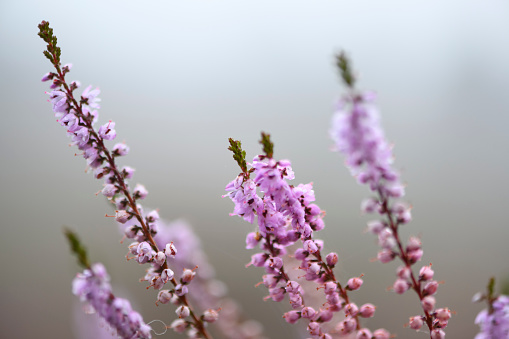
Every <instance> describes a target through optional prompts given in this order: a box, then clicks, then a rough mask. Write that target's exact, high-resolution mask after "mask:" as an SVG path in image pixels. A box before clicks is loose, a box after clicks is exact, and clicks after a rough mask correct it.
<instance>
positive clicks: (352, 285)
mask: <svg viewBox="0 0 509 339" xmlns="http://www.w3.org/2000/svg"><path fill="white" fill-rule="evenodd" d="M362 283H363V281H362V279H361V278H351V279H349V280H348V283H347V286H348V288H349V289H350V290H352V291H356V290H358V289H359V288H361V286H362Z"/></svg>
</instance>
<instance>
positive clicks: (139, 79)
mask: <svg viewBox="0 0 509 339" xmlns="http://www.w3.org/2000/svg"><path fill="white" fill-rule="evenodd" d="M508 14H509V4H508V3H507V2H506V1H495V0H488V1H448V2H444V1H412V2H408V1H395V0H394V1H367V0H365V1H313V2H311V1H296V0H292V1H143V2H142V1H51V2H42V1H40V2H39V1H2V2H0V46H1V47H0V50H1V52H2V53H0V69H1V73H0V74H1V76H0V86H1V89H0V97H1V99H2V103H3V104H2V113H1V114H2V123H1V124H0V159H2V160H1V163H2V168H1V172H0V187H1V188H2V194H1V196H0V199H1V201H0V214H1V216H2V218H1V232H2V233H1V236H0V255H1V264H0V265H1V272H2V273H1V279H0V305H1V306H2V307H1V311H0V312H1V313H0V314H1V316H0V337H2V338H69V337H73V336H74V334H72V333H73V332H72V331H73V327H74V325H73V321H72V319H73V316H72V310H73V308H75V306H74V303H75V299H76V298H75V297H74V296H73V295H72V294H71V292H70V283H71V280H72V278H73V277H74V275H75V274H76V272H77V270H78V267H77V266H76V264H75V261H74V259H73V258H72V257H71V256H70V255H69V251H68V246H67V244H66V243H65V241H64V238H63V236H62V234H61V229H62V226H63V225H68V226H71V227H73V228H74V229H76V230H77V231H78V232H79V234H80V235H81V236H82V238H83V240H84V242H85V243H86V244H87V245H88V247H89V250H90V253H91V257H92V259H93V260H94V261H102V262H103V263H104V264H105V265H106V267H107V268H108V270H109V272H110V274H111V276H112V280H113V282H114V285H115V287H118V288H119V289H120V290H119V291H120V292H119V294H120V295H122V294H123V295H130V296H131V297H132V299H133V301H134V303H135V304H136V306H137V307H138V309H139V310H140V311H141V312H142V313H143V315H144V317H145V319H148V320H149V319H163V320H165V321H166V322H167V323H169V322H171V320H172V319H173V318H174V313H173V310H172V309H171V308H168V307H158V308H156V307H154V304H153V302H154V300H155V293H154V292H153V291H149V292H147V291H146V290H145V284H140V283H138V282H137V280H138V278H139V277H140V276H141V275H142V274H143V270H144V268H143V267H140V266H138V265H136V264H135V263H132V262H129V263H127V262H126V261H125V260H124V255H125V253H126V249H125V244H124V245H120V244H119V240H120V236H119V235H118V232H117V228H116V226H115V225H114V223H113V222H112V220H110V219H107V218H104V217H103V215H104V213H105V212H109V210H108V208H107V206H106V204H105V202H104V201H103V199H102V198H101V197H96V196H95V195H94V194H95V193H96V192H97V191H98V190H100V188H101V183H100V182H99V181H97V180H95V179H93V177H92V176H90V175H85V174H84V173H83V172H84V169H85V163H84V161H83V160H82V159H81V158H79V157H74V156H73V155H74V153H75V149H73V148H69V147H68V143H69V140H68V139H67V138H66V136H65V131H64V130H63V128H61V127H60V126H59V125H58V124H57V123H55V121H54V120H55V119H54V118H53V114H52V112H51V107H50V105H49V104H48V103H46V99H47V96H46V95H45V94H44V91H46V90H47V86H46V84H43V83H40V81H39V80H40V77H41V76H42V75H43V74H44V73H46V72H48V71H49V70H51V67H50V64H49V63H48V61H47V60H46V59H45V58H44V57H43V56H42V50H43V49H44V44H43V42H42V41H41V40H40V39H39V38H38V37H37V24H38V23H39V22H40V21H41V20H42V19H45V20H48V21H49V22H50V23H51V26H52V27H53V28H54V29H55V32H56V34H57V36H58V38H59V43H60V45H61V47H62V51H63V53H62V58H63V62H64V63H65V62H72V63H73V64H74V68H73V70H72V72H71V74H70V76H69V79H78V80H80V81H81V82H82V84H83V85H84V86H86V85H88V84H94V85H96V86H99V87H100V88H101V91H102V93H101V96H100V97H101V98H102V99H103V101H102V109H101V111H100V119H101V122H105V121H107V120H108V119H112V120H113V121H115V122H116V123H117V127H116V129H117V133H118V140H125V141H126V142H127V144H128V145H129V146H131V153H130V154H129V156H128V157H126V158H124V159H122V162H121V163H122V164H129V165H130V166H132V167H134V168H136V169H137V172H136V174H135V179H134V180H133V182H140V183H143V184H144V185H145V186H146V187H147V189H148V190H149V192H150V194H149V196H148V198H147V200H146V202H145V205H147V206H151V207H158V208H160V214H161V216H162V217H164V218H166V219H175V218H180V217H183V218H185V219H187V220H188V221H189V222H190V223H191V224H192V225H193V226H194V228H195V229H196V231H197V232H198V234H199V236H200V237H201V239H202V241H203V243H204V249H205V250H206V252H207V253H208V255H209V259H210V261H211V262H212V263H213V264H214V266H215V267H216V270H217V274H218V276H219V277H221V278H222V280H223V281H225V282H226V283H227V284H228V287H229V292H230V295H231V296H232V297H234V298H236V299H238V300H239V301H240V302H241V303H242V304H243V307H244V309H245V311H246V312H247V313H248V314H249V315H250V316H251V317H252V318H255V319H258V320H260V321H261V322H262V323H264V325H265V327H266V333H267V334H269V336H270V337H272V338H291V337H293V336H295V335H296V334H295V332H292V331H293V326H289V325H287V324H286V323H284V321H283V319H282V318H281V315H282V313H283V312H284V311H286V310H288V305H287V304H286V302H285V303H279V304H276V303H273V302H264V301H263V300H262V298H263V297H264V296H265V294H266V290H265V289H264V288H254V287H253V285H255V284H256V283H257V282H258V281H260V280H261V275H262V274H263V272H262V271H261V270H260V269H256V268H249V269H246V268H244V264H245V263H247V262H248V261H249V258H250V255H251V254H253V253H254V252H252V251H247V250H244V238H245V234H246V233H247V232H249V231H251V230H252V229H253V227H252V226H251V225H250V224H248V223H246V222H243V221H242V220H241V219H240V218H232V217H229V216H228V213H230V212H231V210H232V207H233V205H232V204H231V202H230V201H229V200H227V199H222V198H221V195H222V194H223V189H224V186H225V185H226V183H227V182H228V181H230V180H231V179H233V178H234V177H235V175H236V174H237V173H238V169H237V168H236V167H235V164H234V163H233V160H232V159H231V155H230V153H229V152H228V151H227V150H226V147H227V138H228V137H234V138H236V139H241V140H242V141H243V145H244V146H245V148H246V149H247V152H248V158H252V157H253V156H254V155H255V154H258V153H259V146H258V144H257V140H258V139H259V133H260V131H261V130H263V131H267V132H270V133H271V134H272V136H273V140H274V142H275V145H276V146H275V156H276V157H278V158H288V159H291V160H292V163H293V168H294V170H295V173H296V177H297V179H296V183H300V182H303V183H306V182H309V181H313V182H314V188H315V192H316V196H317V203H318V204H319V205H320V206H321V207H322V209H325V210H326V211H327V216H326V219H325V221H326V225H327V227H326V229H325V230H323V231H322V232H321V233H319V234H317V237H319V238H323V239H326V249H328V250H335V251H337V252H339V254H340V260H341V265H340V266H339V267H338V270H337V272H338V275H339V276H340V278H341V279H342V280H343V281H345V280H346V279H348V278H350V277H352V276H358V275H360V274H362V273H364V274H365V285H364V286H363V287H362V289H361V290H360V291H358V292H355V293H354V294H353V295H354V299H355V300H356V301H357V302H359V303H363V302H367V301H369V302H372V303H374V304H376V305H377V314H376V316H375V318H372V319H370V320H368V321H367V322H365V323H366V325H367V326H369V327H370V328H372V329H376V328H378V327H382V326H383V327H386V328H387V329H389V330H390V331H391V332H393V333H397V334H398V338H425V337H426V335H425V334H423V333H414V332H413V331H412V330H409V329H405V328H403V324H404V323H405V322H406V321H407V319H408V316H411V315H415V314H418V313H419V305H418V302H417V300H416V297H415V295H413V294H411V293H408V294H405V295H403V296H399V295H393V293H392V292H388V291H386V287H388V286H391V285H392V283H393V280H394V269H395V267H396V265H395V264H394V263H392V264H387V265H381V264H380V263H376V262H370V260H369V259H370V258H373V257H375V256H376V252H377V250H378V248H377V245H376V243H375V239H374V238H373V237H372V236H371V235H368V234H364V233H363V232H362V231H363V229H364V225H365V221H366V220H367V218H366V217H364V216H361V215H360V213H359V209H358V208H359V203H360V201H361V200H362V199H363V198H364V197H366V196H368V195H369V192H368V190H367V189H366V188H365V187H362V186H359V185H357V184H356V183H355V182H354V180H353V179H352V178H351V177H350V176H349V174H348V171H347V170H346V169H345V168H344V166H343V160H342V159H341V158H340V157H339V156H338V155H337V154H335V153H332V152H330V151H329V148H330V146H331V144H332V143H331V141H330V140H329V138H328V134H327V131H328V129H329V122H330V118H331V115H332V107H333V102H334V100H335V98H337V97H338V96H339V95H340V93H342V92H343V90H344V89H343V88H342V86H340V84H339V81H338V78H337V74H336V73H337V72H336V70H335V69H334V66H333V55H334V54H335V53H336V52H338V51H339V50H341V49H345V50H346V51H347V52H348V53H349V55H350V56H351V57H352V59H353V61H354V67H355V69H356V70H358V71H359V75H360V79H361V80H360V84H359V86H360V87H361V88H363V89H373V90H376V91H377V92H378V93H379V100H378V102H379V106H380V107H381V110H382V116H383V125H384V127H385V130H386V133H387V136H388V139H389V140H390V141H391V142H394V143H395V148H394V152H395V155H396V158H397V159H396V166H397V167H398V168H399V169H401V171H402V173H403V180H404V181H405V182H406V183H408V186H407V196H406V200H407V201H408V202H410V203H411V204H412V205H413V216H414V221H413V222H412V223H411V224H409V225H408V226H405V229H404V230H403V234H404V237H405V238H406V237H408V236H409V235H421V237H422V241H423V245H424V253H425V255H424V258H423V264H424V263H429V262H432V263H433V268H434V269H435V271H436V278H437V279H438V280H440V281H444V284H442V285H441V286H440V288H439V293H438V296H437V300H438V303H437V305H438V306H448V307H450V308H451V309H452V310H453V311H455V312H456V315H455V316H454V318H453V319H452V320H451V322H450V325H449V327H448V329H447V337H448V338H471V337H473V336H474V334H475V333H476V331H477V327H476V326H475V325H474V324H473V320H474V318H475V315H476V314H477V312H479V310H480V309H481V308H482V306H481V305H476V304H471V303H470V300H471V297H472V295H473V294H474V293H475V292H477V291H480V290H482V289H484V286H485V285H486V282H487V281H488V278H489V277H490V276H492V275H494V276H496V277H498V278H499V280H502V279H505V278H506V277H507V276H508V275H509V265H508V261H507V259H508V255H509V250H508V246H507V239H508V236H509V230H508V227H507V226H508V221H507V220H508V219H507V212H506V211H507V203H508V184H509V180H508V176H507V173H508V172H509V161H508V158H507V155H508V147H507V146H508V142H509V136H508V133H507V126H508V123H509V117H508V111H509V96H508V95H507V90H508V88H509V66H508V63H507V61H508V60H509V47H508V46H509V44H508V42H509V39H508V32H509V20H508ZM122 291H123V292H122ZM166 337H178V336H177V335H175V334H173V333H172V334H167V335H166Z"/></svg>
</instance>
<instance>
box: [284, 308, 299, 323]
mask: <svg viewBox="0 0 509 339" xmlns="http://www.w3.org/2000/svg"><path fill="white" fill-rule="evenodd" d="M300 315H301V312H299V311H290V312H286V313H285V314H284V315H283V318H285V320H286V322H287V323H289V324H295V323H296V322H297V320H299V319H300Z"/></svg>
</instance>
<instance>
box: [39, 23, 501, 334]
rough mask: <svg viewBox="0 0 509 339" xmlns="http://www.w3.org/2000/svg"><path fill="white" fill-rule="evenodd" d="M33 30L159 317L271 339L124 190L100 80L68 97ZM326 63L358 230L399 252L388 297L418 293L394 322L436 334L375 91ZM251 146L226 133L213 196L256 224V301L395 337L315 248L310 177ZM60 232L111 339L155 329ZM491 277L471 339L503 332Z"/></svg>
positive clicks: (428, 284)
mask: <svg viewBox="0 0 509 339" xmlns="http://www.w3.org/2000/svg"><path fill="white" fill-rule="evenodd" d="M39 30H40V32H39V36H40V37H41V38H42V39H43V40H44V41H45V42H46V44H47V49H46V50H45V51H44V55H45V56H46V57H47V58H48V59H49V60H50V62H51V63H52V65H53V66H54V68H55V69H54V71H51V72H49V73H47V74H45V75H44V76H43V78H42V81H45V82H48V81H49V82H50V83H51V85H50V89H51V91H50V92H48V93H47V94H48V95H49V101H50V102H51V104H52V107H53V111H54V113H55V117H56V118H57V122H58V123H59V124H60V125H62V126H63V127H64V128H65V129H66V132H67V135H68V136H69V137H70V138H71V140H72V144H73V145H74V146H76V147H77V148H78V149H79V151H80V155H81V156H83V158H84V159H85V160H86V162H87V167H88V170H89V171H91V172H93V175H94V177H95V178H96V179H99V180H102V181H103V187H102V189H101V191H100V192H98V193H97V194H99V193H100V194H102V195H103V196H104V197H106V199H107V201H108V202H109V203H110V204H111V206H112V207H113V208H114V210H115V214H114V215H111V216H109V217H112V218H114V219H115V221H116V222H117V224H118V225H119V229H120V231H121V232H122V234H123V235H124V238H127V239H130V241H131V242H130V244H129V245H128V246H127V247H128V249H127V251H128V253H127V255H126V258H127V260H129V261H134V262H137V263H138V264H140V265H145V266H146V267H147V269H146V274H145V276H144V277H142V279H141V281H145V282H146V284H147V286H146V288H147V289H150V288H151V289H154V290H155V291H157V296H154V299H155V304H156V305H166V304H173V305H174V306H175V307H174V312H175V314H176V316H174V318H173V319H167V320H165V322H167V323H168V325H166V324H165V327H166V328H167V329H168V328H171V329H172V330H174V331H175V332H177V333H182V334H184V333H185V335H186V336H187V337H188V338H212V334H211V331H210V328H209V326H210V325H212V326H215V333H216V334H217V336H220V337H222V338H231V339H255V338H257V339H262V338H266V336H270V333H268V334H264V333H263V331H262V330H261V328H262V327H261V325H260V324H258V323H257V322H256V321H253V320H248V319H246V318H245V317H244V316H243V315H242V312H241V310H240V306H239V305H238V304H237V303H236V302H235V301H233V300H232V299H230V298H228V296H226V294H225V288H224V284H223V283H222V282H221V281H220V280H219V279H218V278H216V276H215V273H214V269H213V268H212V266H211V265H210V263H209V262H208V260H207V256H206V254H205V253H204V252H203V250H202V248H201V244H200V240H199V238H198V237H197V235H196V234H194V232H193V231H192V229H191V228H190V226H189V225H187V224H186V223H184V222H182V221H177V222H173V223H167V222H165V221H163V220H162V219H161V218H160V217H159V212H158V210H150V211H148V212H145V208H144V207H143V206H142V205H141V204H140V202H141V200H143V199H144V198H145V197H146V196H147V195H148V191H147V189H146V188H145V187H144V186H143V185H141V184H137V185H135V186H134V187H131V185H130V184H129V181H130V180H131V179H132V178H133V176H134V170H133V169H132V168H131V167H129V166H123V167H119V166H118V165H117V159H118V158H120V157H124V156H126V155H127V154H128V153H129V147H128V146H127V145H126V144H125V143H116V144H114V145H113V146H112V147H108V146H107V144H108V142H109V141H112V140H114V139H116V136H117V133H116V129H115V127H116V126H115V122H113V121H108V122H106V123H104V124H102V125H101V126H99V127H95V124H96V123H97V122H98V110H99V109H100V104H99V102H100V99H99V98H98V95H99V93H100V92H99V89H97V88H96V89H93V88H92V86H88V87H87V88H85V89H84V90H83V91H82V92H81V94H77V90H78V89H79V88H80V86H81V85H80V83H79V82H78V81H71V82H69V81H67V79H66V76H67V74H68V73H69V72H70V71H71V67H72V65H71V64H65V65H63V66H62V64H61V61H60V57H61V50H60V48H59V47H58V46H57V38H56V36H55V35H54V34H53V30H52V29H51V28H50V27H49V23H48V22H46V21H43V22H41V24H40V25H39ZM337 67H338V69H339V71H340V76H341V79H342V80H343V82H344V84H345V85H346V87H347V93H346V94H345V95H343V96H342V97H341V99H340V100H339V101H338V102H337V104H336V112H335V113H334V116H333V119H332V127H331V129H330V136H331V138H332V140H333V142H334V147H335V150H336V151H338V152H340V153H342V155H343V156H344V158H345V164H346V166H347V167H348V168H349V170H350V172H351V174H352V175H353V176H354V177H355V178H356V180H357V181H358V182H359V183H360V184H362V185H367V186H368V188H369V190H370V192H371V196H370V197H368V198H367V199H366V200H364V201H363V202H362V203H361V210H362V211H363V212H364V213H366V214H372V215H376V217H375V218H374V219H373V220H372V221H370V222H368V225H367V227H368V230H369V232H370V233H372V234H374V235H375V236H376V237H377V238H378V244H379V246H380V250H379V251H378V254H377V259H378V261H380V262H381V263H382V264H386V263H389V262H392V261H395V260H397V261H399V262H400V266H398V267H397V269H396V279H395V281H394V283H393V286H392V290H393V291H394V292H395V293H397V294H403V293H406V292H410V291H413V293H414V294H415V295H416V297H417V301H416V302H418V303H419V305H420V308H421V310H422V311H421V314H418V315H412V316H410V317H409V321H408V322H407V323H406V324H404V325H407V326H408V327H410V329H413V330H416V331H419V332H423V333H426V336H429V337H430V338H431V339H440V338H445V335H446V334H445V328H446V327H447V325H448V322H449V320H450V318H451V314H452V313H454V312H452V311H451V310H450V309H449V308H448V307H444V306H441V307H436V304H437V301H436V299H435V295H436V293H437V290H438V285H439V283H438V281H437V280H435V279H434V271H433V269H432V265H431V263H428V264H424V265H420V264H418V263H419V262H420V261H421V258H422V256H423V249H422V244H421V241H420V239H419V238H418V237H416V236H411V237H410V238H409V239H408V240H407V241H406V242H405V241H404V240H403V239H402V236H401V234H400V227H401V226H403V225H405V224H407V223H409V222H410V221H411V219H412V217H411V207H410V205H409V204H407V203H406V202H404V201H403V200H402V197H403V196H404V193H405V190H404V185H403V184H402V182H401V181H400V175H399V173H398V172H397V171H396V169H395V168H393V164H392V162H393V154H392V147H391V145H390V144H389V142H388V141H387V140H386V138H385V135H384V131H383V129H382V126H381V123H380V116H379V112H378V109H377V107H376V105H375V95H374V94H373V93H371V92H362V91H359V90H358V89H356V87H355V82H356V77H355V75H354V73H353V71H352V68H351V63H350V61H349V60H348V58H347V57H346V56H345V54H344V53H341V54H340V55H338V57H337ZM260 144H261V146H262V153H261V154H259V155H256V156H255V157H254V158H253V160H252V161H251V162H250V163H248V162H247V160H246V152H245V151H244V150H243V149H242V145H241V142H240V141H238V140H234V139H232V138H230V139H229V148H228V149H229V150H230V151H231V152H232V153H233V158H234V160H235V162H236V163H237V165H238V166H239V168H240V173H239V174H238V176H237V177H236V178H234V179H233V180H232V181H231V182H230V183H228V184H227V185H226V192H227V193H226V194H225V195H223V197H228V198H230V199H231V200H232V202H233V203H234V208H233V212H232V213H231V214H230V215H232V216H238V217H241V218H242V219H244V220H245V221H247V222H249V223H251V224H253V223H255V222H256V229H255V230H254V231H253V232H250V233H248V234H247V236H246V249H255V248H256V249H257V250H256V251H257V253H255V254H253V255H252V258H251V261H250V262H249V263H248V264H247V265H246V266H255V267H260V268H263V270H264V271H265V274H264V275H263V276H262V282H261V283H260V284H262V285H264V286H265V287H266V288H267V291H268V292H267V293H268V296H267V297H266V299H271V300H273V301H274V302H286V303H288V304H289V309H288V311H286V312H285V313H284V314H282V319H284V321H286V322H287V323H290V324H304V325H305V328H306V331H307V334H308V335H309V337H311V338H321V339H332V338H340V337H348V338H353V337H355V338H357V339H388V338H392V337H394V335H393V334H391V333H390V332H389V330H388V329H384V328H379V329H369V328H368V327H367V326H365V324H364V323H365V320H363V319H366V318H371V317H374V316H375V310H376V306H375V305H374V304H371V303H364V304H362V305H360V304H358V303H357V302H356V301H355V299H356V294H358V293H362V289H361V287H362V285H363V279H365V277H364V276H363V275H360V276H354V277H349V278H348V279H346V281H340V279H339V278H338V277H337V276H338V274H337V272H335V269H337V267H336V266H337V263H338V260H339V258H338V254H337V253H336V252H329V253H327V252H326V251H325V248H326V246H327V247H331V246H334V244H333V243H332V244H331V242H330V241H329V243H327V244H326V243H325V241H324V240H321V239H319V238H317V235H318V234H319V233H317V232H319V231H321V230H322V229H324V227H325V222H324V217H325V211H323V210H322V209H321V208H320V207H319V206H318V205H317V204H316V203H315V201H316V197H315V193H314V191H313V185H312V183H308V184H298V185H293V184H291V183H290V182H291V181H292V180H294V179H295V178H296V176H295V174H294V171H293V169H292V167H291V162H290V161H289V160H281V159H280V160H277V159H276V158H275V157H274V149H275V147H274V143H273V141H272V140H271V136H270V135H269V134H267V133H263V132H262V134H261V140H260ZM106 216H108V215H106ZM65 235H66V237H67V239H68V241H69V244H70V246H71V250H72V252H73V253H74V254H75V255H76V256H77V258H78V264H79V265H80V266H81V267H82V268H83V272H82V273H78V274H77V276H76V278H75V279H74V281H73V283H72V292H73V293H74V294H75V295H76V296H78V297H79V298H80V300H81V301H83V302H85V303H86V304H87V305H88V307H89V310H90V311H92V312H95V313H97V315H99V317H100V318H102V319H103V320H104V322H105V324H107V326H108V327H109V328H110V329H111V330H112V331H113V332H114V333H115V334H116V335H117V336H118V337H121V338H152V337H153V336H154V335H163V334H164V333H166V331H164V332H161V333H159V332H155V331H154V329H152V328H151V326H150V324H151V323H152V322H153V321H146V319H145V320H144V319H143V317H142V315H141V314H140V313H138V312H137V311H135V310H133V308H132V307H131V304H130V302H129V301H128V300H126V299H123V298H119V297H116V296H115V295H114V293H113V291H112V287H111V285H110V278H109V276H108V273H107V271H106V268H105V267H104V265H103V264H101V263H91V262H90V259H89V255H88V253H87V251H86V250H85V246H84V245H83V244H82V243H81V242H80V240H79V239H78V236H77V235H76V234H75V233H74V232H73V231H71V230H66V231H65ZM416 265H417V266H416ZM239 269H240V268H239ZM494 284H495V283H494V279H491V280H490V283H489V285H488V289H487V292H485V293H479V294H478V295H476V296H475V297H474V301H486V302H487V305H488V306H487V308H486V309H485V310H483V311H481V312H480V313H479V315H478V316H477V318H476V320H475V322H476V324H478V325H479V326H480V333H479V334H478V335H477V336H476V339H488V338H509V297H507V296H504V295H496V294H495V292H494ZM163 307H166V306H163ZM166 313H168V312H166ZM403 322H404V321H403ZM402 325H403V324H402Z"/></svg>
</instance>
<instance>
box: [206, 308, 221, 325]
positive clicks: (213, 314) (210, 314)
mask: <svg viewBox="0 0 509 339" xmlns="http://www.w3.org/2000/svg"><path fill="white" fill-rule="evenodd" d="M218 318H219V312H218V311H216V310H213V309H211V308H209V309H208V310H206V311H205V312H204V313H203V320H204V321H206V322H208V323H213V322H214V321H216V320H217V319H218Z"/></svg>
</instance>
